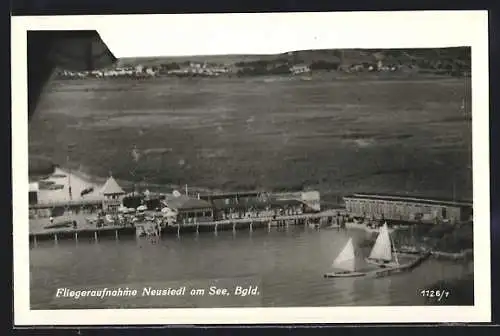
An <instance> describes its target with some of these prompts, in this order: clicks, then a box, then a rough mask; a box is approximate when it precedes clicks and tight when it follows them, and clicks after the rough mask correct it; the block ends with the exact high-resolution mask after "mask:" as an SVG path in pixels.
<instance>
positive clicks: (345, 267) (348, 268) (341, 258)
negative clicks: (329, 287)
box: [324, 238, 366, 278]
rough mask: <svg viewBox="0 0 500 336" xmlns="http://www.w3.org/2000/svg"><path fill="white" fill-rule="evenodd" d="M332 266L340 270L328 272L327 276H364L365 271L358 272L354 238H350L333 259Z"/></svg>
mask: <svg viewBox="0 0 500 336" xmlns="http://www.w3.org/2000/svg"><path fill="white" fill-rule="evenodd" d="M332 267H333V268H334V269H337V270H339V271H336V272H330V273H326V274H325V275H324V277H325V278H344V277H359V276H364V275H366V273H364V272H356V254H355V251H354V244H353V243H352V238H349V240H348V241H347V243H346V245H345V246H344V248H343V249H342V251H341V252H340V253H339V255H338V256H337V258H335V260H334V261H333V264H332Z"/></svg>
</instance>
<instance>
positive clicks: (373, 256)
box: [365, 223, 399, 268]
mask: <svg viewBox="0 0 500 336" xmlns="http://www.w3.org/2000/svg"><path fill="white" fill-rule="evenodd" d="M365 260H366V262H367V263H369V264H373V265H377V266H379V267H383V268H385V267H398V266H399V260H398V254H397V253H396V252H395V250H394V244H393V242H392V239H391V235H390V233H389V230H388V228H387V223H384V225H383V226H382V227H381V228H380V231H379V234H378V236H377V240H376V241H375V245H373V248H372V250H371V252H370V255H369V257H368V258H366V259H365Z"/></svg>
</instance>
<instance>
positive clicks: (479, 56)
mask: <svg viewBox="0 0 500 336" xmlns="http://www.w3.org/2000/svg"><path fill="white" fill-rule="evenodd" d="M228 27H230V28H228ZM85 29H90V30H97V31H98V32H99V33H100V34H101V37H102V38H103V40H104V41H105V42H106V43H107V44H108V47H109V48H110V49H111V51H113V53H114V54H115V55H116V56H117V57H133V56H135V57H138V56H149V57H152V56H180V55H215V54H274V53H280V52H287V51H294V50H305V49H333V48H336V49H345V48H424V47H425V48H434V47H451V46H471V47H472V111H473V118H472V128H473V132H472V133H473V134H472V136H473V179H474V186H473V194H474V223H475V227H474V293H475V305H474V306H470V307H449V306H443V307H436V306H425V307H417V306H415V307H387V306H385V307H321V308H319V307H314V308H220V309H219V308H213V309H199V308H198V309H105V310H102V309H99V310H90V309H86V310H30V307H29V296H30V295H29V293H30V290H29V279H30V276H29V274H30V273H29V272H30V270H29V241H28V239H27V236H28V232H29V224H28V211H27V210H28V192H27V191H28V179H27V177H28V127H27V125H28V117H27V101H28V99H27V98H28V97H27V55H26V54H27V52H26V50H27V47H26V43H27V34H26V32H27V31H28V30H85ZM117 32H118V34H117ZM161 32H163V34H165V32H173V34H171V41H172V43H162V44H163V45H164V48H163V49H162V50H160V49H159V48H156V49H155V48H151V45H149V44H147V43H142V44H140V41H146V42H147V41H153V39H154V35H155V34H160V33H161ZM128 34H131V35H128ZM150 35H151V37H150V38H144V37H145V36H150ZM11 36H12V42H11V50H12V183H13V190H12V191H13V203H12V205H13V245H14V251H13V253H14V254H13V256H14V283H13V288H14V322H15V324H16V325H100V324H106V325H114V324H161V325H164V324H257V323H292V324H296V323H377V322H379V323H400V322H425V323H432V322H489V321H490V319H491V278H490V225H489V223H490V190H489V175H490V174H489V101H488V99H489V84H488V14H487V12H486V11H420V12H350V13H293V14H292V13H288V14H285V13H278V14H192V15H190V14H182V15H180V14H179V15H149V16H148V15H117V16H57V17H55V16H43V17H36V16H35V17H13V18H12V35H11ZM130 36H132V37H134V36H142V37H143V38H142V39H140V40H139V39H137V40H135V41H134V39H133V38H132V39H131V38H130ZM194 37H196V39H197V41H199V43H192V41H193V38H194ZM138 44H140V45H138ZM148 45H149V47H147V46H148ZM148 48H149V49H148ZM139 50H142V51H143V54H141V55H139V54H138V51H139Z"/></svg>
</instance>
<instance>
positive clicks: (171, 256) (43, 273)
mask: <svg viewBox="0 0 500 336" xmlns="http://www.w3.org/2000/svg"><path fill="white" fill-rule="evenodd" d="M364 235H365V233H364V232H359V231H349V232H338V231H337V230H322V231H315V230H312V229H305V228H303V227H294V228H290V229H289V230H288V231H287V230H285V229H283V230H280V231H278V230H276V229H275V230H272V231H270V232H268V231H267V230H265V229H262V230H255V231H253V232H252V233H250V232H248V231H237V232H236V233H233V232H231V231H229V232H219V233H218V235H217V236H216V235H214V234H212V233H202V234H200V235H199V236H196V234H185V235H183V236H181V237H180V239H177V238H176V237H171V236H168V237H163V238H162V240H161V241H160V242H158V243H156V244H155V243H152V242H151V241H150V240H147V239H139V240H137V239H136V238H135V237H134V238H132V237H123V238H121V239H120V240H119V241H116V240H115V239H114V238H108V239H107V240H101V241H99V242H98V243H95V242H91V241H84V240H81V239H80V241H79V242H78V243H75V242H74V241H60V242H59V243H58V244H57V245H55V244H54V242H44V243H38V245H37V246H36V247H33V248H32V250H31V253H30V260H31V261H30V268H31V305H32V308H33V309H37V308H38V309H43V308H45V309H46V308H78V304H80V305H81V306H80V307H82V306H83V307H92V308H109V307H217V306H266V307H273V306H338V305H419V304H424V299H423V298H421V297H420V296H419V295H418V292H419V291H420V290H422V289H425V288H428V287H429V286H430V285H431V284H433V283H435V282H436V281H439V280H453V279H457V278H461V277H463V276H464V275H465V274H466V273H467V272H468V271H469V270H470V269H471V265H470V264H469V265H466V264H461V263H456V262H455V263H452V262H444V261H437V260H429V261H427V262H426V263H424V264H423V265H422V266H420V267H419V268H417V269H415V270H414V271H412V272H410V273H405V274H400V275H396V276H392V277H387V278H381V279H363V278H359V279H353V278H351V279H325V278H323V276H322V275H323V273H324V272H326V271H330V265H331V263H332V261H333V259H334V257H335V256H336V255H337V254H338V253H339V252H340V250H341V249H342V248H343V245H344V243H345V242H346V240H347V238H348V237H349V236H352V237H353V238H354V239H355V241H356V242H360V241H361V240H363V239H364ZM361 252H362V253H361V254H360V256H361V259H360V261H361V260H362V254H363V253H365V255H366V253H368V252H367V251H361ZM212 284H214V285H218V284H219V285H224V286H225V285H227V286H231V285H238V284H241V285H249V284H250V285H257V286H258V287H259V291H260V295H258V296H254V297H246V298H235V297H229V298H218V299H213V300H211V299H208V298H204V299H196V298H189V297H166V298H165V297H162V298H154V299H150V298H142V299H141V298H137V299H129V300H123V299H115V300H113V299H107V300H103V301H99V302H97V301H94V302H90V303H89V302H87V303H85V302H84V301H81V302H75V301H74V300H59V299H56V298H55V294H56V290H57V288H61V287H69V288H104V287H107V288H112V287H123V288H125V287H130V288H132V287H134V288H138V289H142V288H143V287H144V286H149V285H151V286H153V287H155V288H156V287H161V288H166V287H175V286H177V287H179V286H182V285H185V286H191V287H208V286H209V285H212ZM233 287H234V286H233Z"/></svg>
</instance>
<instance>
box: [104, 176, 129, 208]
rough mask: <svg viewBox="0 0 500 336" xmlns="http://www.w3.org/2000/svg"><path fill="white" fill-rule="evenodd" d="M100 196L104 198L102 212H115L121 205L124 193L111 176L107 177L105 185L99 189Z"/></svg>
mask: <svg viewBox="0 0 500 336" xmlns="http://www.w3.org/2000/svg"><path fill="white" fill-rule="evenodd" d="M101 194H102V195H103V196H104V201H103V204H102V205H103V209H104V210H108V211H109V210H117V209H118V208H119V207H120V205H121V204H122V200H123V197H124V196H125V191H124V190H123V189H122V187H120V185H119V184H118V182H116V180H115V179H114V178H113V176H112V175H110V176H109V177H108V180H107V181H106V183H104V185H103V187H102V188H101Z"/></svg>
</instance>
